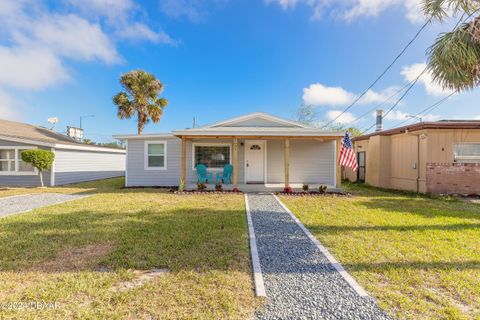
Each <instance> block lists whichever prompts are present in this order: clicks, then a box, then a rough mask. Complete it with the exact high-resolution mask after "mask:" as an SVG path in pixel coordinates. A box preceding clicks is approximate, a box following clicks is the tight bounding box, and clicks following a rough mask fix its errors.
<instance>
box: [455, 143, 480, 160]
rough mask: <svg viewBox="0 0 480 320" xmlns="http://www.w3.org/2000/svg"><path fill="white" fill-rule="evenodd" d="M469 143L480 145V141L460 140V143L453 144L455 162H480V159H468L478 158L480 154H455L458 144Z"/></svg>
mask: <svg viewBox="0 0 480 320" xmlns="http://www.w3.org/2000/svg"><path fill="white" fill-rule="evenodd" d="M467 144H475V145H480V142H458V143H454V144H453V162H455V163H479V161H468V160H478V159H479V158H480V156H457V155H456V154H455V146H456V145H467ZM459 160H460V162H459ZM462 160H463V161H462ZM465 161H466V162H465Z"/></svg>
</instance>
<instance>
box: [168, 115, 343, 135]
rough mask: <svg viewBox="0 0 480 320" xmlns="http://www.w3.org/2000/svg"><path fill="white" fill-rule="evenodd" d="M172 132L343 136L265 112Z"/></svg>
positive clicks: (178, 133)
mask: <svg viewBox="0 0 480 320" xmlns="http://www.w3.org/2000/svg"><path fill="white" fill-rule="evenodd" d="M255 121H260V122H259V123H262V121H263V123H267V124H268V125H263V124H258V125H254V124H255ZM244 124H245V125H244ZM172 133H173V134H174V135H175V136H265V137H269V136H272V137H274V136H296V137H317V136H331V137H340V136H343V134H342V133H341V132H336V131H324V130H321V129H318V128H311V127H308V126H306V125H304V124H301V123H298V122H295V121H290V120H287V119H283V118H280V117H276V116H272V115H270V114H266V113H263V112H255V113H250V114H247V115H243V116H240V117H236V118H232V119H228V120H224V121H220V122H216V123H213V124H211V125H207V126H203V127H199V128H191V129H185V130H176V131H173V132H172Z"/></svg>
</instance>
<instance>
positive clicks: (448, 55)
mask: <svg viewBox="0 0 480 320" xmlns="http://www.w3.org/2000/svg"><path fill="white" fill-rule="evenodd" d="M469 27H470V24H463V25H462V26H460V27H459V28H457V29H456V30H454V31H452V32H447V33H444V34H441V35H440V36H439V37H438V38H437V40H436V41H435V43H434V44H433V45H432V46H431V47H430V48H429V50H428V52H427V55H428V68H429V70H430V71H431V73H432V76H433V79H434V80H435V81H436V82H438V83H439V84H440V85H442V87H443V88H446V89H454V90H458V91H462V90H467V89H471V88H474V87H475V86H477V85H478V84H479V76H478V73H477V72H476V70H478V66H479V62H480V45H479V44H478V43H477V42H475V41H473V39H472V36H471V33H470V32H469V31H468V30H469Z"/></svg>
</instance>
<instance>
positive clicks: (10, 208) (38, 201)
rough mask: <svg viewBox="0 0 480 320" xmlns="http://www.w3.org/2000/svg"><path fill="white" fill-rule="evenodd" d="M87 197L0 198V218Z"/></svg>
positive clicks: (37, 196)
mask: <svg viewBox="0 0 480 320" xmlns="http://www.w3.org/2000/svg"><path fill="white" fill-rule="evenodd" d="M85 197H88V196H86V195H74V194H58V193H40V194H27V195H21V196H13V197H6V198H0V218H1V217H6V216H9V215H12V214H16V213H21V212H25V211H30V210H33V209H36V208H41V207H45V206H49V205H52V204H58V203H63V202H66V201H70V200H76V199H81V198H85Z"/></svg>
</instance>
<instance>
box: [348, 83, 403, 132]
mask: <svg viewBox="0 0 480 320" xmlns="http://www.w3.org/2000/svg"><path fill="white" fill-rule="evenodd" d="M409 84H410V83H407V84H406V85H404V86H403V87H401V88H400V89H398V90H397V91H395V93H394V94H392V95H391V96H389V97H388V98H386V99H385V100H383V101H382V103H380V104H378V105H376V106H375V107H373V108H372V109H370V110H368V111H367V112H365V113H364V114H362V115H361V116H358V117H357V118H356V119H355V120H353V121H351V122H349V123H348V126H351V125H352V124H354V123H355V122H357V121H358V120H360V119H362V118H363V117H365V116H367V115H369V114H370V113H372V112H373V111H375V110H377V109H378V108H380V107H382V106H383V105H384V104H386V103H387V102H388V101H390V99H392V98H393V97H395V96H396V95H397V94H399V93H400V92H402V91H403V90H405V89H406V88H407V87H408V85H409Z"/></svg>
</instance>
